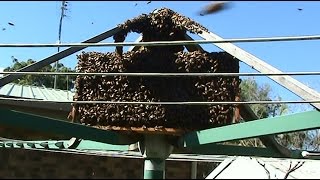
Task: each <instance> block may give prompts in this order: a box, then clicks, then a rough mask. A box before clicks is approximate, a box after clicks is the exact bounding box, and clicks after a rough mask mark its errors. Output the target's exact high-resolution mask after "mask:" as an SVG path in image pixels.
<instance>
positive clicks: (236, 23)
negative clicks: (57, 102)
mask: <svg viewBox="0 0 320 180" xmlns="http://www.w3.org/2000/svg"><path fill="white" fill-rule="evenodd" d="M135 3H137V5H136V6H135ZM208 3H209V2H208V1H152V3H150V4H147V3H146V2H144V1H104V2H103V1H87V2H86V1H71V2H69V5H68V8H69V10H68V11H67V12H66V14H67V17H66V18H64V20H63V27H62V42H65V43H72V42H81V41H83V40H85V39H88V38H91V37H93V36H95V35H97V34H99V33H102V32H104V31H106V30H108V29H111V28H113V27H114V26H116V25H117V24H120V23H122V22H124V21H125V20H127V19H131V18H134V17H136V16H138V15H140V14H142V13H149V12H151V11H153V10H154V9H156V8H161V7H167V8H170V9H172V10H174V11H176V12H178V13H180V14H182V15H184V16H187V17H190V18H191V19H193V20H195V21H197V22H199V23H200V24H202V25H203V26H205V27H207V28H208V29H209V30H210V31H212V32H214V33H216V34H217V35H219V36H221V37H223V38H247V37H271V36H298V35H317V34H320V23H318V20H319V19H320V11H319V9H320V2H316V1H315V2H311V1H310V2H306V1H300V2H299V1H291V2H290V1H283V2H278V1H273V2H271V1H270V2H258V1H257V2H254V1H250V2H249V1H248V2H245V1H238V2H237V1H235V2H232V6H231V7H232V8H230V9H228V10H226V11H223V12H220V13H217V14H214V15H208V16H198V15H197V13H198V12H199V10H200V9H201V8H202V7H204V6H205V5H207V4H208ZM60 6H61V2H59V1H42V2H41V1H29V2H28V1H20V2H18V1H12V2H10V1H1V2H0V26H1V27H0V39H1V43H56V42H57V39H58V25H59V18H60ZM298 8H301V9H303V10H302V11H299V10H298ZM8 22H12V23H14V24H15V26H10V25H8ZM2 28H6V30H2ZM136 38H137V36H136V35H132V36H129V37H128V38H127V39H126V41H134V40H135V39H136ZM198 39H200V38H198ZM104 42H112V38H109V39H107V40H106V41H104ZM236 45H238V46H239V47H241V48H242V49H244V50H246V51H248V52H249V53H251V54H253V55H255V56H257V57H259V58H261V59H262V60H264V61H266V62H267V63H269V64H271V65H272V66H274V67H276V68H278V69H280V70H282V71H285V72H286V71H319V70H320V61H319V50H320V49H319V47H320V41H318V40H317V41H295V42H263V43H262V42H260V43H237V44H236ZM205 49H206V50H207V51H217V50H218V49H217V48H216V47H215V46H213V45H206V46H205ZM93 50H94V51H102V52H107V51H113V48H107V47H100V48H87V49H85V51H93ZM55 52H57V48H0V68H1V67H2V68H3V67H7V66H10V65H11V64H12V59H11V56H14V57H16V58H17V59H19V60H27V59H34V60H41V59H42V58H45V57H47V56H50V55H51V54H53V53H55ZM76 54H78V53H76ZM76 54H74V55H71V56H69V57H67V58H65V59H63V60H62V61H61V62H62V63H63V64H65V65H66V66H69V67H72V68H73V67H74V66H75V65H76V63H77V59H76ZM240 71H241V72H255V71H254V70H252V69H251V68H248V67H247V66H246V65H244V64H241V68H240ZM295 78H296V79H298V80H300V81H301V82H303V83H305V84H307V85H308V86H310V87H312V88H314V89H316V90H317V91H318V92H319V91H320V81H319V76H314V77H310V76H296V77H295ZM255 79H257V80H258V82H259V83H268V84H270V85H271V86H272V89H273V94H274V95H280V96H281V97H282V98H283V99H284V100H298V99H299V98H298V97H296V96H295V95H293V94H292V93H289V92H288V91H286V90H285V89H284V88H282V87H280V86H278V85H277V84H276V83H274V82H272V81H271V80H269V79H268V78H266V77H256V78H255Z"/></svg>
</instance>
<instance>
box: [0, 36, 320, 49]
mask: <svg viewBox="0 0 320 180" xmlns="http://www.w3.org/2000/svg"><path fill="white" fill-rule="evenodd" d="M319 39H320V35H309V36H286V37H261V38H236V39H223V40H186V41H152V42H116V43H115V42H111V43H108V42H107V43H64V44H57V43H55V44H50V43H38V44H0V47H99V46H169V45H170V46H172V45H191V44H212V43H241V42H242V43H243V42H274V41H302V40H319Z"/></svg>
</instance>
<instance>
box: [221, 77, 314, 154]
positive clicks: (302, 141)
mask: <svg viewBox="0 0 320 180" xmlns="http://www.w3.org/2000/svg"><path fill="white" fill-rule="evenodd" d="M240 88H241V99H242V101H261V100H262V101H270V100H271V98H270V93H271V88H270V86H269V85H267V84H263V85H262V86H259V85H258V84H257V82H256V81H255V80H254V79H252V78H249V79H243V80H242V82H241V84H240ZM276 99H277V100H281V97H279V96H278V97H276ZM249 106H250V107H251V109H252V110H253V112H255V114H256V115H257V116H258V117H259V118H260V119H261V118H267V117H274V116H279V115H283V114H285V113H287V112H288V109H289V108H288V106H287V105H286V104H251V105H249ZM316 132H317V133H315V132H313V131H312V132H311V131H299V132H293V133H285V134H280V135H277V136H276V139H277V141H278V142H279V143H280V144H282V145H283V146H285V147H287V148H290V149H307V148H308V147H313V149H316V147H317V148H319V145H320V143H319V142H320V141H319V139H320V136H319V133H318V131H316ZM226 144H237V145H242V146H253V147H263V146H264V145H263V143H262V142H261V141H260V140H259V139H258V138H252V139H246V140H240V141H233V142H228V143H226Z"/></svg>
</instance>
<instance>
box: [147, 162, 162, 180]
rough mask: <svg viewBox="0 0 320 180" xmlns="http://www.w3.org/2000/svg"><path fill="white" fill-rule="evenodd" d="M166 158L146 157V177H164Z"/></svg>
mask: <svg viewBox="0 0 320 180" xmlns="http://www.w3.org/2000/svg"><path fill="white" fill-rule="evenodd" d="M165 161H166V160H165V159H161V158H150V159H147V158H146V159H144V176H143V178H144V179H164V178H165Z"/></svg>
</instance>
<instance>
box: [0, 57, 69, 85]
mask: <svg viewBox="0 0 320 180" xmlns="http://www.w3.org/2000/svg"><path fill="white" fill-rule="evenodd" d="M35 62H36V61H34V60H32V59H28V60H27V61H18V60H16V61H14V64H13V65H12V66H11V67H7V68H5V69H4V70H3V71H6V72H12V71H17V70H19V69H21V68H23V67H26V66H28V65H30V64H33V63H35ZM39 71H41V72H55V67H53V66H51V65H47V66H44V67H43V68H41V69H39ZM57 72H75V70H72V69H71V68H68V67H65V66H64V65H63V64H62V63H59V64H58V71H57ZM74 80H75V76H69V77H67V76H66V75H61V76H58V77H57V89H68V90H70V88H71V87H72V85H73V81H74ZM13 82H14V83H16V84H21V85H33V86H42V87H46V88H52V87H53V83H54V75H24V76H22V77H21V78H20V79H17V80H15V81H13Z"/></svg>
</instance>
